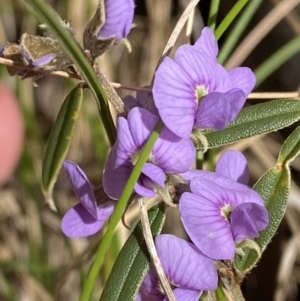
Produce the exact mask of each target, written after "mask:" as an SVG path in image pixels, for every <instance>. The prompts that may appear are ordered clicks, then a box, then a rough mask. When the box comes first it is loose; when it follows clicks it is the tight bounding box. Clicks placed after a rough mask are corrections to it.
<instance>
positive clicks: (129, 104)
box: [123, 95, 140, 111]
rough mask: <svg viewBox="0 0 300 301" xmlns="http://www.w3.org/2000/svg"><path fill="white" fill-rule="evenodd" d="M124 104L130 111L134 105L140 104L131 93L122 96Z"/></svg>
mask: <svg viewBox="0 0 300 301" xmlns="http://www.w3.org/2000/svg"><path fill="white" fill-rule="evenodd" d="M123 102H124V106H125V108H126V109H127V110H128V111H130V110H131V109H133V108H135V107H139V106H140V104H139V103H138V101H137V100H136V99H135V98H134V97H133V96H132V95H127V96H125V97H124V98H123Z"/></svg>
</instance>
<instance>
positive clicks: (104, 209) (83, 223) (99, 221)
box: [61, 161, 114, 237]
mask: <svg viewBox="0 0 300 301" xmlns="http://www.w3.org/2000/svg"><path fill="white" fill-rule="evenodd" d="M64 168H65V171H66V172H67V175H68V177H69V179H70V182H71V185H72V189H73V191H74V193H75V195H76V197H77V198H78V200H79V201H80V203H79V204H77V205H75V206H74V207H73V208H71V209H70V210H69V211H68V212H67V213H66V214H65V215H64V217H63V219H62V221H61V229H62V231H63V232H64V234H65V235H66V236H68V237H84V236H89V235H92V234H95V233H96V232H98V231H99V230H100V229H101V228H102V226H103V224H104V223H105V222H106V220H107V219H108V218H109V217H110V215H111V214H112V212H113V209H114V202H110V203H108V204H105V205H102V206H101V207H98V206H97V202H96V198H95V194H94V191H93V185H92V184H91V182H90V181H89V180H88V178H87V177H86V175H85V173H84V172H83V171H82V169H81V168H80V167H79V166H78V165H76V164H75V163H73V162H71V161H65V162H64Z"/></svg>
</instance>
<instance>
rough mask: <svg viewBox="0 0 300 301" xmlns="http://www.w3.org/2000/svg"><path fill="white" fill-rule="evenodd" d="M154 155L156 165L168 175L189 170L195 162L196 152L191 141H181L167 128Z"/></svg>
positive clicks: (161, 135)
mask: <svg viewBox="0 0 300 301" xmlns="http://www.w3.org/2000/svg"><path fill="white" fill-rule="evenodd" d="M152 153H153V155H154V160H155V163H156V164H157V165H158V166H160V167H161V168H162V169H163V170H164V171H165V172H166V173H179V172H185V171H187V170H189V168H190V167H191V165H192V164H193V162H194V159H195V153H196V151H195V147H194V144H193V142H192V141H191V140H190V139H181V138H179V137H178V136H176V135H175V134H173V133H172V132H171V131H169V130H168V129H167V128H166V127H165V128H164V129H163V130H162V132H161V134H160V136H159V138H158V139H157V141H156V143H155V145H154V147H153V149H152Z"/></svg>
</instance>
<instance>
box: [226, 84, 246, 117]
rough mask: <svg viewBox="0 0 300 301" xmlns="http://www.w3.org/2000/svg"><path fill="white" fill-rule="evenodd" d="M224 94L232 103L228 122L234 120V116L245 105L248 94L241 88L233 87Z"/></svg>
mask: <svg viewBox="0 0 300 301" xmlns="http://www.w3.org/2000/svg"><path fill="white" fill-rule="evenodd" d="M224 96H225V97H226V99H227V101H228V102H229V104H230V110H229V120H228V122H231V121H233V120H234V118H235V117H236V116H237V115H238V113H239V112H240V111H241V109H242V107H243V106H244V104H245V102H246V96H245V94H244V92H243V91H242V90H240V89H231V90H229V91H228V92H226V93H224Z"/></svg>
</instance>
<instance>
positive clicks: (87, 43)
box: [83, 0, 134, 60]
mask: <svg viewBox="0 0 300 301" xmlns="http://www.w3.org/2000/svg"><path fill="white" fill-rule="evenodd" d="M133 15H134V1H133V0H100V1H99V5H98V8H97V10H96V13H95V15H94V17H93V19H92V20H91V21H90V23H89V24H88V25H87V27H86V29H85V31H84V33H83V45H84V48H85V50H88V51H89V54H90V56H91V59H93V60H94V59H95V58H97V57H98V56H99V55H101V54H103V53H104V52H105V51H107V50H108V49H109V48H110V47H112V46H113V45H114V44H117V43H118V42H119V41H120V40H122V39H123V38H125V37H126V36H127V35H128V33H129V31H130V29H131V26H132V21H133Z"/></svg>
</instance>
